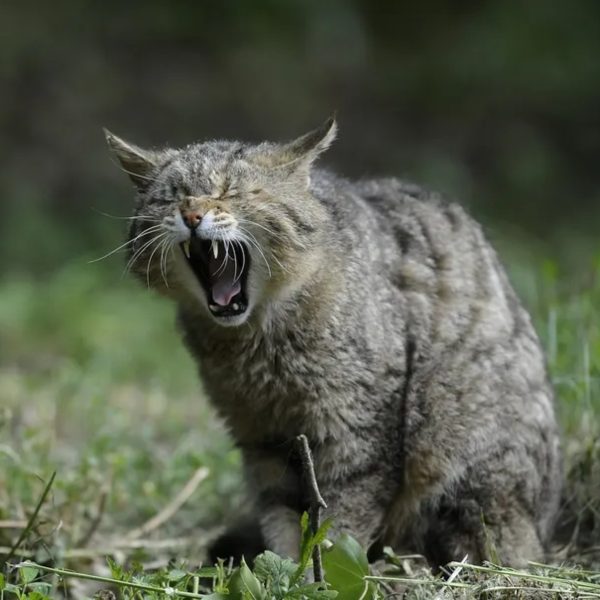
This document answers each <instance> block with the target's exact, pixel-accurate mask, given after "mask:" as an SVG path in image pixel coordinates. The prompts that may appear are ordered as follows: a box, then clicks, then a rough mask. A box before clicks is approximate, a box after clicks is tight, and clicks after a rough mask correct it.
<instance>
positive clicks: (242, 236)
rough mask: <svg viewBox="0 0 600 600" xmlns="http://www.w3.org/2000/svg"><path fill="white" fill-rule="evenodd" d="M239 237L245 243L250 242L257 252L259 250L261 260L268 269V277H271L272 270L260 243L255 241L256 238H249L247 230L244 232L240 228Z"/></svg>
mask: <svg viewBox="0 0 600 600" xmlns="http://www.w3.org/2000/svg"><path fill="white" fill-rule="evenodd" d="M240 230H241V228H240ZM252 237H254V236H252ZM239 238H240V239H241V240H242V241H243V242H245V243H247V244H250V245H252V246H254V247H255V248H256V249H257V250H258V252H259V253H260V255H261V256H262V258H263V260H264V261H265V265H266V266H267V270H268V271H269V277H272V276H273V273H272V271H271V266H270V265H269V261H268V260H267V257H266V256H265V254H264V252H263V251H262V249H261V247H260V245H259V244H258V242H257V241H256V238H254V240H252V239H251V238H250V237H249V236H248V232H247V231H246V232H244V231H243V230H241V231H240V234H239Z"/></svg>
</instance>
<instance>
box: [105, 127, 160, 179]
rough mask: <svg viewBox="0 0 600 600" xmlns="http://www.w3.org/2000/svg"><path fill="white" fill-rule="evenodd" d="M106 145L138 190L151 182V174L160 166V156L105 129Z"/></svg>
mask: <svg viewBox="0 0 600 600" xmlns="http://www.w3.org/2000/svg"><path fill="white" fill-rule="evenodd" d="M104 135H105V136H106V143H107V144H108V147H109V148H110V149H111V151H112V152H113V153H114V155H115V156H116V157H117V158H118V159H119V162H120V163H121V166H122V167H123V170H124V171H125V173H127V175H129V177H130V179H131V181H133V183H134V184H135V185H136V187H138V188H144V187H145V186H146V185H147V184H148V182H149V181H151V179H152V177H151V172H152V170H153V169H154V168H155V167H156V166H157V164H158V155H157V153H156V152H153V151H151V150H142V148H139V147H138V146H134V145H133V144H130V143H129V142H126V141H125V140H122V139H121V138H119V137H117V136H116V135H115V134H114V133H111V132H110V131H108V129H104Z"/></svg>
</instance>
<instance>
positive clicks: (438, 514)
mask: <svg viewBox="0 0 600 600" xmlns="http://www.w3.org/2000/svg"><path fill="white" fill-rule="evenodd" d="M334 135H335V124H334V123H332V122H331V121H330V122H328V123H326V124H325V125H324V126H323V128H321V129H319V130H316V131H315V132H312V133H311V134H308V135H307V136H304V137H303V138H300V139H299V140H298V141H296V142H293V143H291V144H288V145H284V146H278V145H276V144H262V145H260V146H249V145H245V144H241V143H238V142H231V143H230V142H210V143H205V144H198V145H192V146H189V147H187V148H185V149H182V150H167V151H164V152H153V153H152V154H151V155H150V154H147V157H148V161H147V163H145V166H146V168H141V169H140V168H139V167H140V165H144V161H143V157H144V151H141V150H139V149H137V148H135V147H132V146H130V145H127V144H126V143H125V142H123V141H122V140H119V139H118V138H116V137H115V136H112V134H108V137H109V142H110V144H111V147H112V149H113V150H115V152H116V153H117V156H119V157H120V158H121V160H122V162H123V164H124V165H129V166H130V168H131V165H132V164H133V165H134V166H135V167H136V172H135V174H134V175H132V177H133V178H134V182H135V183H136V186H137V189H138V193H137V203H138V204H137V209H136V212H137V214H139V215H150V216H151V217H153V218H156V219H157V220H158V221H160V220H161V219H168V218H172V216H173V214H174V211H175V212H176V211H178V210H179V208H180V206H181V203H182V202H185V200H182V197H183V196H185V197H190V198H192V199H194V201H196V200H197V199H199V198H200V200H197V201H198V202H200V203H202V202H204V203H209V204H207V205H206V206H209V205H210V206H212V204H210V203H213V204H214V205H215V207H216V208H215V209H214V210H217V211H223V212H225V213H228V214H232V215H234V216H235V217H238V218H239V217H240V216H241V217H243V218H245V219H246V220H247V221H246V222H248V221H250V222H253V223H254V225H252V224H248V228H249V229H251V231H252V234H253V236H254V237H255V239H256V240H257V242H258V244H259V245H260V247H261V249H262V252H263V253H264V260H263V259H262V258H261V256H260V255H259V253H258V251H257V250H256V249H255V248H254V247H250V248H249V250H250V254H251V258H252V262H251V267H250V275H249V281H248V286H249V289H250V293H251V295H253V297H254V298H255V300H254V301H253V302H251V307H250V308H249V314H248V316H247V318H245V320H244V321H243V322H240V323H237V324H236V326H231V327H224V326H222V325H221V324H220V323H218V322H216V321H215V319H213V318H212V316H211V315H210V314H209V312H208V310H207V308H206V306H205V304H206V302H203V301H202V299H203V296H202V294H201V293H199V291H198V290H199V284H198V282H197V281H195V279H194V277H193V275H192V273H191V271H190V269H189V268H188V267H187V265H186V264H185V261H183V260H182V259H181V256H180V250H179V248H178V247H177V246H176V245H175V242H176V241H177V240H175V241H173V243H171V246H170V248H171V250H170V251H169V252H167V257H166V259H164V260H163V266H164V269H163V271H164V270H166V271H167V274H168V287H167V285H166V284H165V281H164V279H165V278H164V274H161V272H160V268H159V266H160V265H159V264H158V262H157V256H158V254H159V253H156V255H155V257H154V258H151V257H150V251H151V250H152V249H153V247H154V246H153V245H152V244H150V246H149V247H148V248H147V249H146V250H145V251H142V252H141V253H140V254H139V256H138V258H137V259H136V261H134V266H133V268H134V270H135V271H136V272H137V273H138V275H139V276H140V277H141V278H142V279H143V280H144V281H146V279H148V281H149V283H150V284H151V286H152V287H154V288H156V289H158V290H159V291H160V292H162V293H164V294H166V295H168V296H170V297H171V298H173V299H174V300H175V301H176V302H177V304H178V306H179V325H180V327H181V329H182V331H183V334H184V338H185V341H186V344H187V346H188V347H189V349H190V351H191V352H192V353H193V355H194V356H195V358H196V359H197V362H198V366H199V370H200V374H201V378H202V381H203V382H204V385H205V387H206V389H207V391H208V394H209V397H210V398H211V400H212V403H213V404H214V406H215V408H216V410H217V411H218V413H219V414H220V416H221V417H222V418H223V419H224V420H225V422H226V423H227V425H228V427H229V429H230V431H231V434H232V436H233V438H234V440H235V442H236V444H237V445H238V446H239V447H240V448H241V450H242V453H243V458H244V465H245V470H246V473H247V479H248V482H249V485H250V488H251V490H252V493H253V496H254V500H255V502H256V509H257V513H256V514H257V515H259V517H258V518H259V519H260V523H261V527H262V533H263V535H264V537H265V540H266V542H267V545H268V546H269V547H270V548H272V549H274V550H275V551H278V552H280V553H283V554H289V555H292V556H294V555H296V554H297V551H298V544H299V526H298V523H299V515H300V512H301V511H302V510H304V509H305V508H306V505H305V500H304V499H303V498H302V496H301V494H300V488H299V479H298V468H297V463H296V462H295V459H294V457H293V456H292V454H291V446H290V441H291V440H292V439H293V438H294V437H295V436H296V435H297V434H299V433H305V434H306V435H307V436H308V438H309V440H310V443H311V446H312V449H313V453H314V457H315V463H316V473H317V479H318V481H319V485H320V487H321V492H322V494H323V496H324V498H325V499H326V501H327V503H328V505H329V509H328V511H327V512H328V514H330V515H332V516H333V517H334V519H335V521H334V522H335V532H340V531H349V532H351V533H352V534H353V535H354V536H355V537H357V538H358V540H359V541H360V542H361V543H362V544H364V545H366V546H368V545H370V544H372V543H373V542H375V541H376V540H380V541H382V542H383V543H387V544H391V545H393V546H396V547H400V546H407V547H412V548H413V549H414V550H420V551H422V552H424V553H426V555H427V556H428V558H429V560H430V561H431V562H432V564H436V565H439V564H443V563H445V562H447V561H449V560H453V559H457V560H460V559H462V558H463V557H464V556H465V555H466V554H468V555H469V558H470V560H474V561H482V560H485V559H489V558H492V557H494V556H498V558H499V559H500V560H501V561H502V562H504V563H509V564H523V563H524V562H525V561H526V560H528V559H541V558H543V553H544V548H545V545H546V543H547V542H548V540H549V536H550V533H551V530H552V525H553V522H554V518H555V514H556V511H557V505H558V499H559V489H560V482H561V473H560V451H559V439H558V433H557V426H556V422H555V417H554V410H553V398H552V390H551V388H550V386H549V384H548V381H547V375H546V370H545V366H544V357H543V353H542V350H541V348H540V343H539V341H538V338H537V336H536V334H535V332H534V330H533V327H532V325H531V321H530V318H529V316H528V314H527V312H526V311H525V310H524V308H523V307H522V305H521V304H520V302H519V300H518V298H517V297H516V295H515V293H514V291H513V289H512V287H511V286H510V284H509V282H508V280H507V277H506V274H505V272H504V269H503V268H502V266H501V264H500V262H499V261H498V258H497V256H496V254H495V252H494V251H493V249H492V248H491V246H490V245H489V243H488V242H487V241H486V239H485V237H484V235H483V233H482V231H481V228H480V227H479V225H478V224H477V223H475V222H474V221H473V220H472V219H471V218H470V217H469V216H468V215H467V214H466V213H465V212H464V210H463V209H462V208H461V207H460V206H458V205H457V204H454V203H449V202H446V201H445V200H444V199H442V198H441V197H440V196H439V195H437V194H435V193H429V192H427V191H424V190H423V189H421V188H420V187H417V186H415V185H410V184H406V183H403V182H401V181H399V180H397V179H379V180H370V181H362V182H352V181H349V180H346V179H343V178H340V177H337V176H335V175H332V174H330V173H327V172H324V171H321V170H317V169H314V168H311V164H312V162H313V161H314V159H315V158H316V156H317V154H318V153H319V152H321V151H322V150H324V149H325V148H326V147H327V146H328V145H329V143H330V142H331V140H332V139H333V136H334ZM311 136H312V137H311ZM132 148H133V149H134V151H135V152H134V153H135V156H134V160H133V161H132V156H131V152H132ZM140 157H142V161H141V162H140ZM128 170H129V169H128ZM182 188H185V189H184V190H183V192H182ZM228 190H235V192H236V193H237V195H235V194H233V196H232V197H231V199H228ZM182 195H183V196H182ZM215 203H216V204H215ZM133 222H134V226H133V227H132V230H131V235H132V239H133V238H134V237H135V235H137V234H139V233H140V232H142V231H143V230H144V228H147V227H148V226H149V225H150V224H152V222H151V221H146V220H144V219H140V220H135V221H133ZM145 239H149V238H148V237H146V238H145ZM132 246H133V251H134V252H135V251H136V250H139V248H140V244H139V241H138V242H135V243H134V244H132ZM163 257H164V254H163ZM267 265H268V266H270V273H269V271H268V268H267ZM494 553H495V554H494Z"/></svg>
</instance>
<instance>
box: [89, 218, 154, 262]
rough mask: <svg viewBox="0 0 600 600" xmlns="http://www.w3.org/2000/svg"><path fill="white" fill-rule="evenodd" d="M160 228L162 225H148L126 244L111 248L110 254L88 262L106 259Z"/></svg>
mask: <svg viewBox="0 0 600 600" xmlns="http://www.w3.org/2000/svg"><path fill="white" fill-rule="evenodd" d="M160 228H161V225H153V226H152V227H148V229H144V231H142V232H141V233H140V234H138V235H136V236H135V237H134V238H133V239H131V240H127V241H126V242H125V243H124V244H121V245H120V246H117V247H116V248H115V249H114V250H111V251H110V252H108V254H105V255H104V256H101V257H100V258H95V259H93V260H90V261H88V264H91V263H95V262H98V261H100V260H104V259H105V258H108V257H109V256H112V255H113V254H115V252H118V251H119V250H121V249H122V248H125V247H126V246H129V244H133V243H134V242H135V241H137V240H139V239H140V238H141V237H143V236H145V235H148V234H149V233H154V232H155V231H157V230H158V229H160Z"/></svg>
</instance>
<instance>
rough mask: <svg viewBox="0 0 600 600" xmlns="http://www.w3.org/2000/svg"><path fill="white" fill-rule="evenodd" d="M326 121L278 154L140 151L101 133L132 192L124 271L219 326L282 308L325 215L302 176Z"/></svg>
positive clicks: (228, 149)
mask: <svg viewBox="0 0 600 600" xmlns="http://www.w3.org/2000/svg"><path fill="white" fill-rule="evenodd" d="M336 130H337V126H336V123H335V120H334V119H329V120H328V121H327V122H325V123H324V124H323V125H322V126H321V127H319V128H318V129H315V130H314V131H311V132H310V133H307V134H306V135H303V136H301V137H299V138H297V139H296V140H294V141H292V142H290V143H287V144H275V143H267V142H266V143H262V144H258V145H250V144H244V143H240V142H226V141H211V142H204V143H198V144H191V145H189V146H187V147H185V148H182V149H172V148H168V149H165V150H159V151H155V150H143V149H141V148H139V147H137V146H134V145H132V144H129V143H128V142H125V141H124V140H122V139H120V138H118V137H117V136H115V135H113V134H112V133H110V132H108V131H106V138H107V141H108V145H109V147H110V149H111V150H112V151H113V152H114V154H115V155H116V157H117V158H118V160H119V162H120V164H121V166H122V168H123V170H124V171H125V172H126V173H127V174H128V175H129V177H130V178H131V180H132V181H133V183H134V184H135V188H136V196H137V200H136V208H135V214H134V215H133V219H132V226H131V228H130V238H129V245H128V249H129V264H128V267H129V268H130V269H131V270H132V271H133V272H134V273H136V274H137V275H138V276H139V277H140V278H141V279H142V280H143V281H144V282H145V283H147V285H148V286H151V287H153V288H155V289H157V290H159V291H160V292H162V293H166V294H168V295H170V296H172V297H174V298H176V299H177V300H179V301H181V302H184V303H187V304H190V303H193V304H195V305H197V306H198V307H199V308H200V310H202V311H203V312H204V313H205V314H206V315H209V316H210V318H211V319H213V320H214V321H215V322H217V323H219V324H221V325H224V326H235V325H240V324H242V323H244V322H245V321H246V320H247V319H248V318H249V316H250V315H251V314H252V312H253V311H255V310H256V309H257V308H258V307H265V306H267V305H268V304H269V303H272V302H277V301H278V300H281V299H285V297H286V296H289V295H291V294H293V293H294V292H295V291H297V290H298V289H299V288H300V287H301V286H302V284H303V283H304V282H305V281H306V280H307V278H309V277H310V275H311V273H312V272H313V271H314V270H315V269H316V268H318V266H319V265H318V262H319V260H320V257H319V254H318V252H317V250H318V248H319V244H320V243H321V241H322V236H323V235H324V230H323V226H322V225H323V220H324V219H325V213H324V209H323V207H322V206H321V204H320V203H319V202H317V200H316V199H315V198H314V197H313V196H312V194H311V193H310V191H309V184H310V168H311V164H312V163H313V161H314V160H315V159H316V158H317V156H318V155H319V154H320V153H321V152H323V151H324V150H325V149H327V147H328V146H329V145H330V144H331V142H332V141H333V139H334V138H335V135H336Z"/></svg>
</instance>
